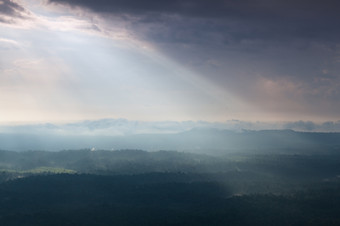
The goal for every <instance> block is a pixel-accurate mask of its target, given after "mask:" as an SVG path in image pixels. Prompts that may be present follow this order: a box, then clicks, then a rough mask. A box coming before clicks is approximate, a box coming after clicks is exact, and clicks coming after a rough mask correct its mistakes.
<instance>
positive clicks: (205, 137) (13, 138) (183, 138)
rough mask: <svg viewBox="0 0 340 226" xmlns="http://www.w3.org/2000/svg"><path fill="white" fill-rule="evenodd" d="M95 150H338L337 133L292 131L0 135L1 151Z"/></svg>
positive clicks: (215, 151) (197, 130)
mask: <svg viewBox="0 0 340 226" xmlns="http://www.w3.org/2000/svg"><path fill="white" fill-rule="evenodd" d="M83 148H96V149H106V150H120V149H142V150H151V151H157V150H178V151H190V152H196V153H207V152H208V153H209V154H214V153H215V154H216V153H219V154H220V153H221V152H222V153H223V152H235V151H236V152H240V151H242V152H247V151H257V152H262V153H268V152H271V153H273V152H276V153H277V152H281V153H284V152H287V151H293V152H294V151H295V152H296V153H301V152H309V153H310V152H319V151H323V152H325V151H326V150H327V151H328V152H332V151H334V150H335V151H336V150H339V149H340V133H309V132H296V131H292V130H263V131H249V130H243V131H238V132H236V131H230V130H218V129H202V128H201V129H192V130H189V131H186V132H182V133H174V134H137V135H124V136H109V135H107V136H99V135H92V136H89V135H87V136H86V135H76V134H74V135H67V136H66V135H65V136H64V135H60V134H59V135H58V134H16V133H13V134H9V133H2V134H0V149H3V150H14V151H26V150H47V151H60V150H67V149H83Z"/></svg>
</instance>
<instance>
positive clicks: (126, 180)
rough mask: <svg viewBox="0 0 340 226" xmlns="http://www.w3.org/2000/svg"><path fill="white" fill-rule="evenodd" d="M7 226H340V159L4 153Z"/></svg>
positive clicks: (0, 209)
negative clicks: (339, 214)
mask: <svg viewBox="0 0 340 226" xmlns="http://www.w3.org/2000/svg"><path fill="white" fill-rule="evenodd" d="M0 169H1V170H0V182H1V183H0V225H339V224H340V217H339V216H338V213H339V212H340V193H339V192H338V191H339V189H340V179H339V175H340V155H339V154H337V153H336V152H333V153H332V154H329V153H328V154H323V155H321V154H310V155H301V154H251V153H242V154H228V155H220V156H209V155H199V154H191V153H184V152H175V151H159V152H146V151H140V150H122V151H91V150H74V151H72V150H70V151H60V152H43V151H28V152H11V151H0Z"/></svg>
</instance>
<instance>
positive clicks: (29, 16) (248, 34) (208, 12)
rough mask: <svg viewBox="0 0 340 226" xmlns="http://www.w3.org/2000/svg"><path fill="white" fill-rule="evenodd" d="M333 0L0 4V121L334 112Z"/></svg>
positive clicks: (337, 47) (335, 115)
mask: <svg viewBox="0 0 340 226" xmlns="http://www.w3.org/2000/svg"><path fill="white" fill-rule="evenodd" d="M339 10H340V3H339V1H335V0H334V1H332V0H324V1H315V0H309V1H307V0H306V1H304V0H295V1H290V0H279V1H273V0H270V1H269V0H246V1H242V0H241V1H235V0H224V1H223V0H209V1H207V0H172V1H168V0H157V1H156V0H138V1H136V0H111V1H107V0H48V1H47V0H20V1H19V0H18V1H17V0H13V1H9V0H0V108H1V110H0V123H10V122H22V123H27V122H59V121H63V122H66V121H75V120H85V119H89V120H94V119H101V118H126V119H129V120H142V121H155V120H157V121H162V120H172V121H185V120H194V121H195V120H204V121H210V122H225V121H227V120H242V121H253V122H254V121H262V122H282V121H286V122H288V121H292V122H293V121H301V120H302V121H313V122H316V123H320V122H325V121H334V122H336V121H338V120H340V27H339V21H340V13H339Z"/></svg>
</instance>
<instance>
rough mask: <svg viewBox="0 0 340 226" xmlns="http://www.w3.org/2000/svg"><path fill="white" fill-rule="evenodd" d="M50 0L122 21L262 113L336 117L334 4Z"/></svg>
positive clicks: (312, 0) (339, 73) (301, 0)
mask: <svg viewBox="0 0 340 226" xmlns="http://www.w3.org/2000/svg"><path fill="white" fill-rule="evenodd" d="M49 1H50V2H51V3H56V4H64V5H69V6H70V7H83V8H87V9H89V10H92V11H93V12H96V13H99V14H102V15H105V16H107V17H106V18H110V15H112V16H113V17H119V18H121V19H122V20H123V21H124V22H125V26H126V27H125V28H127V29H129V30H130V31H132V32H133V33H135V35H136V37H138V39H142V40H144V41H147V42H150V43H152V44H153V45H154V46H155V47H157V48H158V50H160V51H161V52H163V53H164V54H165V55H167V56H170V57H172V59H174V60H175V61H177V62H179V63H180V64H182V65H184V66H186V67H188V68H190V69H192V70H193V71H196V72H197V74H200V75H202V76H205V77H206V79H208V80H210V81H212V82H214V83H215V84H216V86H217V87H220V88H221V89H225V90H228V92H231V93H233V94H235V95H236V96H238V97H240V98H241V99H242V100H244V101H245V102H247V103H250V104H254V105H257V107H258V108H259V109H262V110H263V111H271V112H272V113H278V114H281V115H282V114H283V115H284V114H286V113H287V114H286V115H290V116H289V117H292V118H294V117H295V119H296V116H291V115H293V114H295V113H296V115H298V116H297V117H300V118H302V117H303V116H304V115H308V116H309V118H313V117H317V118H323V117H324V118H323V119H325V120H327V118H331V119H332V120H333V119H336V118H337V116H338V115H339V114H340V104H339V100H340V92H339V91H338V90H339V89H340V63H339V62H340V45H339V40H340V29H339V26H338V22H339V21H340V13H339V12H338V11H339V9H340V2H339V1H335V0H325V1H318V0H309V1H307V0H296V1H293V0H279V1H270V0H243V1H236V0H211V1H206V0H173V1H168V0H158V1H155V0H140V1H135V0H112V1H108V0H49ZM292 118H289V119H288V120H291V119H292ZM306 129H308V127H306Z"/></svg>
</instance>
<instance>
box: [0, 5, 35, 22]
mask: <svg viewBox="0 0 340 226" xmlns="http://www.w3.org/2000/svg"><path fill="white" fill-rule="evenodd" d="M28 15H29V12H27V11H26V9H25V8H24V7H22V6H21V5H19V4H18V3H16V2H13V1H11V0H3V1H1V2H0V23H1V22H2V23H8V24H12V23H15V22H16V19H27V18H28Z"/></svg>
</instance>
